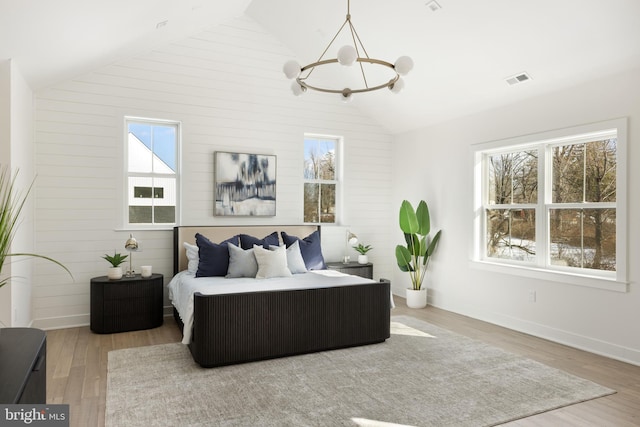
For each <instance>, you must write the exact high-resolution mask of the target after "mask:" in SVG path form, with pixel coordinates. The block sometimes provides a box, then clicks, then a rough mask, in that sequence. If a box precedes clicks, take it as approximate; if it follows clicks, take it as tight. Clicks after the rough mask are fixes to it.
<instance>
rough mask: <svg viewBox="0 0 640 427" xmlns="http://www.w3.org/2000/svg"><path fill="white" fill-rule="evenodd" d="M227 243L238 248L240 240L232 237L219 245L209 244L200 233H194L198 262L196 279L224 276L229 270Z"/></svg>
mask: <svg viewBox="0 0 640 427" xmlns="http://www.w3.org/2000/svg"><path fill="white" fill-rule="evenodd" d="M227 243H233V244H234V245H236V246H238V245H239V244H240V239H239V238H238V236H233V237H231V238H229V239H227V240H225V241H224V242H221V243H220V244H216V243H213V242H211V240H209V239H207V238H206V237H205V236H203V235H202V234H200V233H196V244H197V245H198V253H199V257H200V262H199V263H198V271H196V277H213V276H226V275H227V270H228V269H229V248H228V246H227Z"/></svg>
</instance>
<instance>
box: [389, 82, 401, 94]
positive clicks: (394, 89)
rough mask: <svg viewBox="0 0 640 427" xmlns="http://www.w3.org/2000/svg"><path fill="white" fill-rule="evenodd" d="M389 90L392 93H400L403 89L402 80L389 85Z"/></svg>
mask: <svg viewBox="0 0 640 427" xmlns="http://www.w3.org/2000/svg"><path fill="white" fill-rule="evenodd" d="M389 89H390V90H391V92H393V93H400V92H401V91H402V89H404V80H402V79H398V80H396V82H395V83H393V84H391V85H389Z"/></svg>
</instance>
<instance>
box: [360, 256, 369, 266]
mask: <svg viewBox="0 0 640 427" xmlns="http://www.w3.org/2000/svg"><path fill="white" fill-rule="evenodd" d="M368 262H369V257H368V256H366V255H358V264H367V263H368Z"/></svg>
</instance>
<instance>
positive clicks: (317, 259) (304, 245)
mask: <svg viewBox="0 0 640 427" xmlns="http://www.w3.org/2000/svg"><path fill="white" fill-rule="evenodd" d="M280 234H281V235H282V241H283V242H284V244H285V245H286V246H287V247H289V246H291V245H293V244H294V243H295V242H296V240H297V241H298V242H299V243H298V244H299V245H300V253H301V254H302V259H304V265H305V266H306V267H307V270H325V269H326V268H327V265H326V264H325V263H324V257H323V256H322V247H321V246H320V230H316V231H314V232H313V233H311V234H309V235H308V236H307V237H305V238H304V239H300V238H298V237H296V236H289V235H288V234H287V233H285V232H284V231H282V232H281V233H280Z"/></svg>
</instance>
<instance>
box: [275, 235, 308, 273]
mask: <svg viewBox="0 0 640 427" xmlns="http://www.w3.org/2000/svg"><path fill="white" fill-rule="evenodd" d="M279 247H280V246H273V245H271V246H269V249H271V250H276V249H278V248H279ZM287 267H288V268H289V271H291V274H300V273H306V272H307V267H306V265H305V264H304V258H302V254H301V253H300V244H299V243H298V241H297V240H296V241H295V242H293V243H292V244H291V246H289V247H288V248H287Z"/></svg>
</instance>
